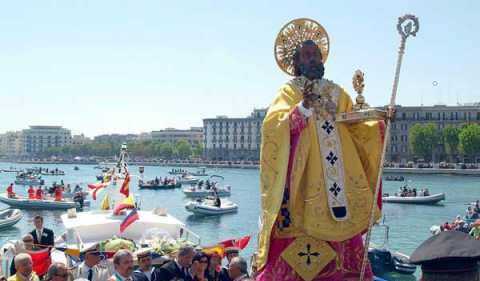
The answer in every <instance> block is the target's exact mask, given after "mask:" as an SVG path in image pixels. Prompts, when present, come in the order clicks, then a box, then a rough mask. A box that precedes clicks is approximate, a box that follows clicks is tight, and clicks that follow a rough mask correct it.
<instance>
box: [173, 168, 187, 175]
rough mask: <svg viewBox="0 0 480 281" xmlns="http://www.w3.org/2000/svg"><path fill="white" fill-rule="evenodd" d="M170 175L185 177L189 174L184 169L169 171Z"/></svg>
mask: <svg viewBox="0 0 480 281" xmlns="http://www.w3.org/2000/svg"><path fill="white" fill-rule="evenodd" d="M168 173H169V174H170V175H185V174H189V172H188V171H187V170H184V169H171V170H170V171H169V172H168Z"/></svg>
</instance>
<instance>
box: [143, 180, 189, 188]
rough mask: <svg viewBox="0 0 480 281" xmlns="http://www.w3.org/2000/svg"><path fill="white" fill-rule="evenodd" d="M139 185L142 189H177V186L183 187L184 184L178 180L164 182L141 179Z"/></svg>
mask: <svg viewBox="0 0 480 281" xmlns="http://www.w3.org/2000/svg"><path fill="white" fill-rule="evenodd" d="M138 187H139V188H140V189H175V188H180V187H182V184H181V183H178V182H175V183H174V182H171V183H167V184H163V183H156V182H155V181H147V182H142V181H139V183H138Z"/></svg>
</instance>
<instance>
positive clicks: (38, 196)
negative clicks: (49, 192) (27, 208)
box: [35, 186, 43, 200]
mask: <svg viewBox="0 0 480 281" xmlns="http://www.w3.org/2000/svg"><path fill="white" fill-rule="evenodd" d="M35 199H37V200H43V189H42V187H41V186H39V187H38V188H37V191H36V192H35Z"/></svg>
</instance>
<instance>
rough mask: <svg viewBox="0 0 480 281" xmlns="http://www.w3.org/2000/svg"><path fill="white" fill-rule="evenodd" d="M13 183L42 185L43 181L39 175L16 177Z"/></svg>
mask: <svg viewBox="0 0 480 281" xmlns="http://www.w3.org/2000/svg"><path fill="white" fill-rule="evenodd" d="M15 184H18V185H44V184H45V181H44V180H43V179H42V178H41V177H17V178H16V179H15Z"/></svg>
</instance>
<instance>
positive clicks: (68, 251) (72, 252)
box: [55, 247, 80, 257]
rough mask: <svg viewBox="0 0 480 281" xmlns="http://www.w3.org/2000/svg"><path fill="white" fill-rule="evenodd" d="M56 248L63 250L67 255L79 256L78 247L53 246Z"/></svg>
mask: <svg viewBox="0 0 480 281" xmlns="http://www.w3.org/2000/svg"><path fill="white" fill-rule="evenodd" d="M55 249H56V250H59V251H62V252H64V253H65V254H66V255H69V256H71V257H79V256H80V250H79V249H70V248H65V247H55Z"/></svg>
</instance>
